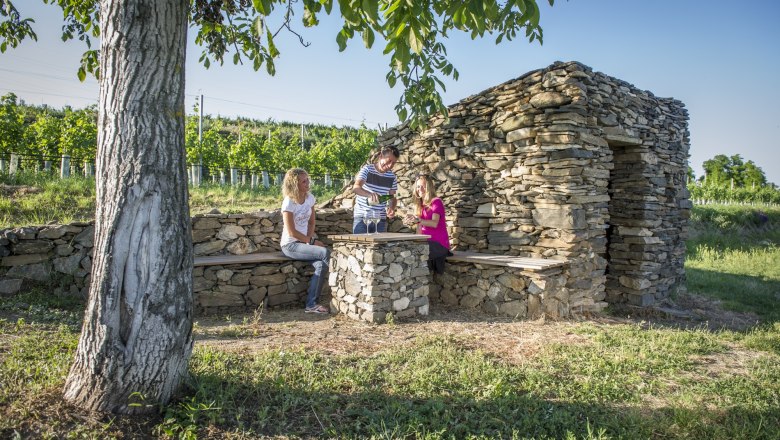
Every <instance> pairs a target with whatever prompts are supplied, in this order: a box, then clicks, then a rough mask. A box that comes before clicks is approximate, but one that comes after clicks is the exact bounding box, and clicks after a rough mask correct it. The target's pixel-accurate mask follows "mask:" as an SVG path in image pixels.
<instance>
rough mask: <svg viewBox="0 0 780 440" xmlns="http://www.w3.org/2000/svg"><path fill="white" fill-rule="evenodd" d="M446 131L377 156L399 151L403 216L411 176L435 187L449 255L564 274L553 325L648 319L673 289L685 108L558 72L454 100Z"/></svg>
mask: <svg viewBox="0 0 780 440" xmlns="http://www.w3.org/2000/svg"><path fill="white" fill-rule="evenodd" d="M449 117H450V119H449V121H446V120H445V119H444V118H443V117H434V118H432V119H431V121H430V125H429V128H428V129H426V130H425V131H423V132H421V133H420V132H415V131H413V130H410V129H409V128H408V127H407V126H405V125H401V126H399V127H396V128H393V129H390V130H388V131H386V132H384V133H383V134H382V135H381V137H380V140H379V143H380V145H396V146H397V147H399V148H400V149H401V152H402V157H401V159H400V161H399V163H398V165H397V166H396V172H397V174H398V176H399V179H400V186H401V189H400V190H399V195H400V198H401V205H402V206H403V205H404V204H408V203H409V201H410V189H411V188H412V181H413V179H414V177H415V175H416V174H418V173H420V172H428V173H431V174H432V175H433V176H434V178H435V179H436V181H437V186H438V192H439V195H440V196H441V197H442V199H443V200H444V203H445V206H446V207H447V216H448V223H449V229H450V235H451V237H452V243H453V244H454V245H455V248H456V249H458V250H470V251H478V252H484V253H492V254H504V255H518V256H526V257H537V258H538V257H543V258H551V259H564V260H567V261H568V262H569V268H568V278H567V281H566V289H565V290H566V291H567V294H568V298H567V300H566V301H565V307H566V308H567V310H565V311H562V312H561V313H560V314H561V315H568V314H569V313H568V312H569V311H570V312H577V311H599V310H601V309H602V308H604V307H605V306H606V305H607V303H618V302H627V303H630V304H634V305H642V306H646V305H651V304H653V303H654V302H655V301H656V300H657V299H660V298H663V297H666V296H667V295H669V294H670V293H671V292H672V291H674V290H675V289H678V288H681V287H682V286H683V285H684V277H685V273H684V269H683V263H684V256H685V255H684V252H685V238H686V231H687V222H688V218H689V215H690V209H691V203H690V202H689V200H688V192H687V190H686V185H685V183H686V170H687V158H688V149H689V133H688V125H687V122H688V114H687V111H686V109H685V108H684V105H683V103H682V102H680V101H678V100H675V99H670V98H658V97H656V96H654V95H653V94H652V93H650V92H648V91H643V90H639V89H637V88H636V87H634V86H632V85H631V84H628V83H626V82H624V81H621V80H619V79H616V78H612V77H610V76H607V75H605V74H603V73H599V72H594V71H593V70H592V69H591V68H590V67H588V66H585V65H583V64H580V63H578V62H567V63H562V62H558V63H555V64H553V65H551V66H549V67H547V68H544V69H540V70H535V71H532V72H529V73H527V74H525V75H523V76H521V77H519V78H517V79H514V80H511V81H508V82H506V83H504V84H501V85H498V86H496V87H493V88H490V89H488V90H485V91H484V92H482V93H480V94H477V95H474V96H471V97H469V98H466V99H464V100H463V101H461V102H459V103H457V104H455V105H453V106H451V107H450V108H449ZM350 201H351V200H350V199H349V198H346V197H345V198H344V199H343V200H341V201H339V200H337V201H336V204H337V205H338V204H339V203H341V202H343V203H344V204H346V205H348V204H349V203H350ZM394 227H395V229H399V228H401V225H399V224H397V223H396V224H394V225H391V230H392V229H393V228H394Z"/></svg>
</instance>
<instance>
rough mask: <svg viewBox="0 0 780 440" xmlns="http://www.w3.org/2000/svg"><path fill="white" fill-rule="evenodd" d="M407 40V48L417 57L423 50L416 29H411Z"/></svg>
mask: <svg viewBox="0 0 780 440" xmlns="http://www.w3.org/2000/svg"><path fill="white" fill-rule="evenodd" d="M407 40H408V41H409V48H410V49H412V51H414V53H416V54H418V55H419V54H420V52H422V50H423V44H424V40H423V38H422V36H420V35H418V30H417V28H411V31H410V32H409V37H408V38H407Z"/></svg>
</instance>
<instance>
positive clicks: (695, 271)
mask: <svg viewBox="0 0 780 440" xmlns="http://www.w3.org/2000/svg"><path fill="white" fill-rule="evenodd" d="M693 214H694V215H693V217H692V231H693V236H692V238H691V239H689V240H688V242H687V243H686V245H687V260H686V264H685V269H686V275H687V278H688V280H687V287H688V290H689V291H691V292H693V293H698V294H703V295H706V296H710V297H713V298H717V299H719V300H721V301H722V304H723V306H724V308H726V309H729V310H734V311H738V312H752V313H755V314H757V315H758V316H760V317H761V318H763V319H764V320H765V321H768V322H778V321H780V307H779V306H778V301H780V208H773V209H772V208H765V209H763V210H762V211H760V213H759V211H758V210H756V209H751V208H744V207H736V206H715V207H711V206H707V207H696V208H694V210H693ZM764 219H765V220H764Z"/></svg>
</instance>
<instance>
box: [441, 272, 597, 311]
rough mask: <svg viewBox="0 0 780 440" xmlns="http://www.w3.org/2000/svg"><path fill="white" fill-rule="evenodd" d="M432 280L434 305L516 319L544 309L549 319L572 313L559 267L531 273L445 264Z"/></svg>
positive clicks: (564, 274) (564, 281)
mask: <svg viewBox="0 0 780 440" xmlns="http://www.w3.org/2000/svg"><path fill="white" fill-rule="evenodd" d="M433 279H434V283H435V284H436V285H437V286H440V288H439V289H436V291H435V292H432V293H431V302H433V303H434V304H435V303H436V302H439V301H440V302H443V303H445V304H449V305H453V306H460V307H465V308H476V309H481V310H483V311H485V312H488V313H492V314H499V315H509V316H512V317H515V318H520V319H536V318H538V317H540V316H541V315H542V314H543V312H544V310H549V311H550V313H547V315H548V316H549V317H551V318H561V317H567V316H570V315H571V313H572V311H571V307H572V305H571V303H572V300H571V295H570V292H569V289H567V288H566V281H567V274H566V272H565V270H564V269H562V268H555V269H549V270H547V271H543V272H531V271H523V270H520V269H516V268H510V267H501V266H492V265H483V264H473V263H465V262H460V261H458V262H448V263H447V264H446V266H445V270H444V273H443V274H441V275H438V274H437V275H434V277H433ZM582 306H584V304H581V303H579V304H577V305H576V307H577V308H579V307H582ZM576 311H577V310H575V312H576Z"/></svg>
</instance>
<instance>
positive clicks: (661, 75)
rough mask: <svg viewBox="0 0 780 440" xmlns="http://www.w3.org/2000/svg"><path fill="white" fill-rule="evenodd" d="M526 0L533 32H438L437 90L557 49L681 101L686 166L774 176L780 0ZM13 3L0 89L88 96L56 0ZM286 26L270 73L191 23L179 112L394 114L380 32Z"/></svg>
mask: <svg viewBox="0 0 780 440" xmlns="http://www.w3.org/2000/svg"><path fill="white" fill-rule="evenodd" d="M537 2H538V3H539V5H540V7H541V21H540V22H541V25H542V28H543V29H544V43H543V44H542V45H539V44H538V43H537V42H534V43H529V42H528V41H527V40H523V39H517V40H514V41H511V42H503V43H501V44H499V45H496V44H495V42H494V40H495V39H494V38H491V37H487V38H485V39H481V40H471V39H470V38H469V36H468V35H464V34H457V33H456V34H454V35H452V36H451V38H450V39H449V40H447V41H446V42H445V45H446V46H447V50H448V55H449V57H450V60H451V61H452V63H453V64H454V65H455V67H456V68H457V69H458V71H459V73H460V78H459V80H458V81H453V80H451V79H447V80H445V84H446V87H447V90H446V92H445V93H444V94H443V98H444V103H445V104H447V105H450V104H454V103H456V102H458V101H460V100H462V99H464V98H466V97H468V96H471V95H474V94H477V93H480V92H481V91H483V90H485V89H487V88H489V87H492V86H494V85H497V84H501V83H503V82H506V81H509V80H511V79H514V78H517V77H519V76H521V75H523V74H525V73H526V72H529V71H532V70H536V69H540V68H544V67H547V66H549V65H550V64H552V63H554V62H555V61H579V62H581V63H583V64H585V65H587V66H589V67H591V68H592V69H593V70H594V71H598V72H603V73H605V74H607V75H609V76H612V77H615V78H618V79H621V80H624V81H626V82H628V83H631V84H633V85H634V86H636V87H637V88H639V89H641V90H648V91H650V92H651V93H653V94H654V95H655V96H658V97H663V98H668V97H670V98H675V99H678V100H680V101H682V102H683V103H684V104H685V106H686V108H687V109H688V112H689V117H690V120H689V130H690V134H691V136H690V139H691V149H690V165H691V166H692V167H693V169H694V173H695V174H696V176H700V175H702V174H703V170H702V163H703V162H704V161H705V160H708V159H711V158H712V157H714V156H715V155H717V154H725V155H728V156H731V155H734V154H740V155H741V156H742V158H743V160H745V161H748V160H752V161H753V162H755V163H756V165H758V166H759V167H761V168H762V169H763V170H764V172H765V173H766V176H767V179H768V180H769V181H770V182H774V183H776V184H780V166H779V165H780V159H778V158H777V157H778V155H777V153H775V152H774V151H776V150H780V145H778V144H780V107H779V106H778V104H779V103H780V87H779V86H778V79H780V75H779V74H778V72H780V26H777V23H776V22H777V20H778V18H780V1H776V0H745V1H743V2H734V1H728V2H727V1H724V0H707V1H705V0H655V1H646V0H644V1H643V0H569V1H563V0H558V1H556V2H555V5H554V6H553V7H550V6H549V5H548V3H547V1H546V0H537ZM14 3H15V5H16V7H17V9H18V10H19V12H20V13H21V14H22V15H23V16H26V17H32V18H34V19H35V21H36V23H35V24H34V29H35V31H36V33H37V34H38V41H37V42H36V41H31V40H30V41H25V42H23V43H22V44H21V45H20V46H19V47H18V48H16V49H8V50H7V51H6V52H5V53H3V54H0V94H6V93H8V92H13V93H15V94H16V95H17V96H18V97H19V98H20V99H23V100H24V101H25V102H26V103H28V104H34V105H41V104H48V105H51V106H53V107H58V108H59V107H63V106H65V105H70V106H73V107H75V108H81V107H85V106H87V105H91V104H95V103H97V98H98V85H97V81H96V80H94V79H93V78H88V79H87V80H86V81H85V82H84V83H81V82H79V81H78V79H77V78H76V71H77V69H78V63H79V60H80V58H81V54H82V52H83V51H84V49H85V47H84V45H83V43H81V42H79V41H70V42H67V43H64V42H62V41H61V39H60V35H61V26H62V13H61V11H60V10H59V8H58V7H56V6H53V5H45V4H43V2H42V1H39V0H17V1H15V2H14ZM272 19H273V17H272ZM277 20H278V19H277ZM272 23H273V20H272ZM277 23H278V22H277ZM297 30H298V31H299V32H300V33H301V34H302V36H303V38H304V39H305V40H306V41H307V42H309V43H310V45H309V46H308V47H302V46H301V45H300V44H299V43H298V40H297V38H296V37H295V36H294V35H292V34H287V35H283V33H280V35H279V36H278V37H277V45H278V46H279V49H280V50H281V57H280V58H279V59H278V60H277V61H276V71H277V72H276V76H274V77H271V76H269V75H268V74H267V73H266V72H265V70H264V69H261V70H260V71H258V72H255V71H254V70H252V68H251V66H248V65H243V66H242V65H239V66H234V65H233V64H232V63H230V62H229V61H226V62H225V64H224V65H223V66H219V65H214V64H212V66H211V68H210V69H206V68H204V67H203V66H202V65H200V64H199V63H198V58H199V57H200V53H201V49H200V48H199V47H197V46H196V45H195V44H194V38H193V34H194V32H192V31H191V32H190V34H191V35H190V37H189V42H188V50H187V64H186V91H185V93H186V100H187V104H186V105H187V109H188V112H190V111H192V108H193V106H194V104H195V103H196V101H197V97H198V96H200V95H203V97H204V98H203V99H204V112H205V113H206V114H211V115H214V116H216V115H221V116H226V117H236V116H242V117H248V118H253V119H260V120H265V119H269V118H270V119H273V120H277V121H293V122H299V123H321V124H333V125H338V126H342V125H349V126H357V125H359V124H361V123H365V124H366V125H367V126H368V127H370V128H377V127H380V126H381V127H385V126H393V125H396V124H397V123H398V119H397V116H396V114H395V110H394V107H395V105H396V104H397V102H398V99H399V97H400V96H401V92H402V90H401V89H400V85H399V86H396V88H393V89H391V88H390V87H389V86H388V85H387V83H386V82H385V75H386V73H387V71H388V63H389V59H388V58H386V57H385V56H383V55H382V49H383V47H382V45H381V43H380V42H377V44H375V45H374V47H373V48H372V49H370V50H369V49H366V48H365V47H364V46H363V44H362V41H361V40H360V39H357V40H352V41H350V44H349V46H348V47H347V49H346V50H345V51H344V52H342V53H339V52H338V46H337V44H336V39H335V36H336V33H337V31H338V24H337V20H336V18H333V17H331V18H328V17H323V19H322V20H321V25H320V26H318V27H317V28H310V29H304V28H303V27H302V26H299V27H298V29H297ZM97 44H98V42H94V43H93V45H94V46H97ZM227 58H228V59H229V58H230V57H227Z"/></svg>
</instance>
